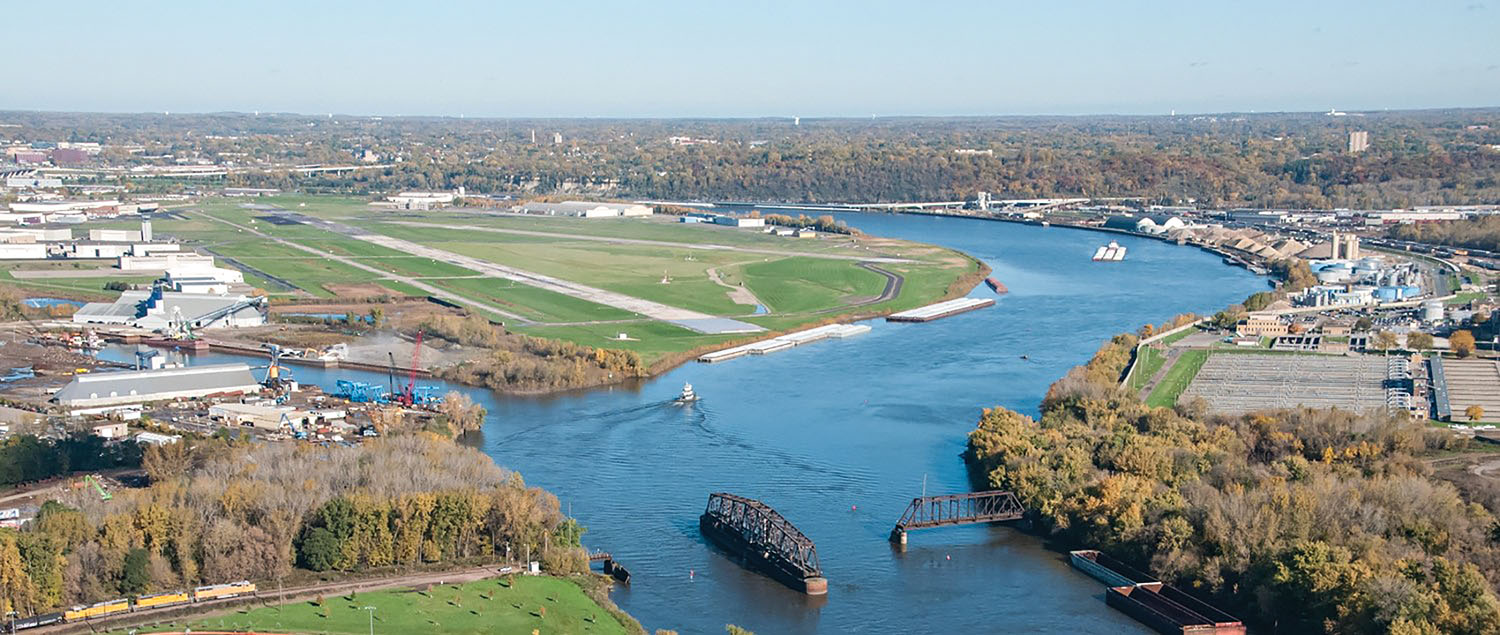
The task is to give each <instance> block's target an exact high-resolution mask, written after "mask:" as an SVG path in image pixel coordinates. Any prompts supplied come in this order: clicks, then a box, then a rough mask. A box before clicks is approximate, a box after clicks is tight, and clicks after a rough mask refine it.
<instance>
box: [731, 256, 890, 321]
mask: <svg viewBox="0 0 1500 635" xmlns="http://www.w3.org/2000/svg"><path fill="white" fill-rule="evenodd" d="M725 282H728V283H730V284H736V283H741V282H742V283H744V284H745V287H746V288H747V289H749V290H750V291H751V292H752V293H754V294H755V297H757V298H760V300H761V302H764V303H765V304H766V308H767V309H768V310H770V311H774V312H777V313H802V312H806V311H818V310H823V309H831V308H837V307H839V306H843V305H846V304H849V302H850V300H856V299H863V298H869V297H875V296H878V295H880V292H881V290H883V289H884V288H885V278H884V277H882V276H881V275H880V274H877V273H875V272H873V271H869V270H867V269H863V268H860V267H859V266H857V265H856V264H855V263H853V262H850V261H848V260H826V259H821V258H783V259H781V260H773V261H770V262H757V263H753V264H748V265H744V266H741V267H738V268H737V269H736V270H735V271H734V272H733V274H732V275H729V276H726V277H725Z"/></svg>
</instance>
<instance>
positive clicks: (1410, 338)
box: [1406, 331, 1432, 351]
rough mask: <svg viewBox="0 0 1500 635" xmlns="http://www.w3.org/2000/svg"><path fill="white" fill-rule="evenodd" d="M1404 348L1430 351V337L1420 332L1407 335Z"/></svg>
mask: <svg viewBox="0 0 1500 635" xmlns="http://www.w3.org/2000/svg"><path fill="white" fill-rule="evenodd" d="M1406 347H1407V348H1409V349H1411V350H1414V351H1429V350H1432V335H1431V334H1428V333H1423V332H1421V331H1412V332H1410V333H1407V334H1406Z"/></svg>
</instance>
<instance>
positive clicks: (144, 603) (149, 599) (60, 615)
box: [0, 580, 255, 633]
mask: <svg viewBox="0 0 1500 635" xmlns="http://www.w3.org/2000/svg"><path fill="white" fill-rule="evenodd" d="M253 593H255V585H254V584H251V583H250V581H249V580H241V581H239V582H230V583H227V584H214V585H210V586H200V587H198V588H195V589H193V590H191V591H173V592H168V593H157V594H154V595H142V596H138V597H136V598H134V599H132V598H117V599H114V600H106V601H103V602H97V603H94V604H87V605H78V606H75V607H73V608H70V609H68V610H66V611H58V612H56V613H44V614H42V615H33V616H31V617H22V618H16V619H13V620H10V621H7V622H0V633H14V632H19V631H24V630H27V629H32V628H37V627H41V626H49V625H52V624H58V623H63V622H74V621H84V620H88V619H91V618H96V617H104V616H107V615H116V614H119V613H126V612H135V611H145V610H151V609H160V608H166V607H169V606H177V605H180V604H189V603H193V602H208V601H212V600H222V599H228V598H233V597H239V596H242V595H249V594H253Z"/></svg>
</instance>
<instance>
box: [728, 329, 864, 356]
mask: <svg viewBox="0 0 1500 635" xmlns="http://www.w3.org/2000/svg"><path fill="white" fill-rule="evenodd" d="M869 332H870V327H869V326H867V325H864V324H825V325H823V326H818V327H813V328H810V329H806V330H802V331H797V332H795V333H787V334H786V335H780V336H777V337H773V338H771V339H768V340H761V341H759V342H752V343H750V344H742V345H740V346H735V347H733V348H726V349H724V350H721V351H714V352H712V353H704V354H702V355H699V356H698V361H700V362H703V363H705V364H712V363H714V362H724V361H729V360H731V359H734V358H736V357H744V356H746V355H765V354H766V353H775V352H777V351H784V350H786V349H789V348H791V347H793V346H801V345H803V344H810V343H812V342H816V341H819V340H825V339H828V338H840V339H842V338H845V337H852V336H855V335H859V334H861V333H869Z"/></svg>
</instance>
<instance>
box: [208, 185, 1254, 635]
mask: <svg viewBox="0 0 1500 635" xmlns="http://www.w3.org/2000/svg"><path fill="white" fill-rule="evenodd" d="M840 218H841V219H842V220H846V221H848V222H849V223H850V224H851V225H853V226H855V227H858V228H860V229H863V230H864V231H866V232H868V233H871V234H874V235H880V236H890V237H898V238H906V239H910V240H916V241H921V242H927V243H934V244H938V245H944V246H948V247H953V248H956V249H960V250H962V251H964V252H967V253H969V254H971V255H973V256H975V257H977V258H980V259H982V260H984V261H985V262H986V263H988V264H989V265H990V266H991V267H993V268H994V270H995V273H994V276H995V277H996V278H997V279H999V280H1001V281H1002V282H1004V283H1005V284H1006V285H1007V286H1009V287H1010V294H1008V295H1005V296H1003V297H1001V298H1000V299H999V302H998V303H997V304H996V305H995V306H994V307H991V308H987V309H982V310H979V311H975V312H972V313H967V314H964V315H960V316H956V317H952V318H948V319H943V320H938V321H935V322H929V323H925V324H895V323H887V322H884V321H872V322H869V324H870V325H871V326H873V327H874V330H873V331H872V332H870V333H867V334H864V335H860V336H856V337H853V338H850V339H846V340H829V341H824V342H819V343H815V344H812V345H808V346H803V347H798V348H794V349H791V350H787V351H783V352H779V353H774V354H771V355H766V356H763V357H760V356H756V357H746V358H740V359H736V360H733V361H729V362H724V363H721V364H715V365H704V364H688V365H685V366H683V367H681V368H678V369H676V370H674V371H672V372H669V373H667V374H665V375H663V376H662V377H660V378H658V379H655V380H653V381H650V382H647V383H644V384H643V385H641V386H638V387H632V388H628V389H622V388H615V389H601V390H596V391H589V392H579V393H572V394H565V395H554V396H548V397H531V398H517V397H500V396H496V395H493V394H491V393H489V392H488V391H484V390H479V389H473V388H464V390H467V391H469V392H470V393H471V394H472V395H473V396H474V397H475V398H476V399H478V400H479V401H480V402H482V403H483V404H484V405H485V406H486V407H487V408H489V420H488V422H487V423H486V425H485V428H484V430H483V433H482V435H477V436H476V437H474V438H469V439H466V441H467V442H470V443H473V444H474V445H475V446H476V447H478V448H480V449H481V450H483V451H484V452H485V453H487V454H489V455H490V456H492V457H494V459H495V461H496V462H498V463H499V464H500V465H503V466H505V467H508V468H511V469H514V470H517V471H519V472H520V473H521V474H522V475H523V476H524V477H525V478H526V480H527V482H528V483H530V484H533V485H538V486H541V487H544V488H546V489H548V490H550V491H552V492H554V493H556V494H557V495H558V497H559V498H560V499H561V500H562V503H563V506H564V509H565V510H570V511H571V513H572V514H573V515H574V516H576V517H577V518H578V519H579V521H580V522H581V523H583V524H584V525H585V526H587V527H588V533H587V534H586V535H585V536H584V542H585V543H586V545H587V546H588V547H590V548H591V549H603V550H606V551H609V552H612V553H613V554H614V556H615V558H616V559H617V560H619V561H620V562H621V563H623V564H624V565H625V566H627V567H628V568H629V569H630V571H631V572H632V574H633V575H634V578H633V580H632V583H631V585H630V586H629V587H625V588H620V589H617V590H616V591H615V592H614V594H613V597H614V599H615V601H616V602H617V603H618V604H619V605H620V606H621V607H622V608H623V609H625V610H626V611H628V612H630V613H631V614H632V615H634V616H636V617H637V618H638V619H640V620H641V622H642V623H643V624H644V625H645V626H646V627H647V631H648V632H650V631H651V630H652V629H657V628H670V629H676V630H678V631H680V632H683V633H722V632H723V631H724V625H725V624H726V623H734V624H738V625H740V626H743V627H746V628H749V629H752V630H755V631H757V632H759V633H762V634H763V635H764V634H768V633H848V632H856V633H909V632H922V633H942V632H1006V633H1023V632H1030V633H1074V632H1098V633H1146V632H1148V631H1147V630H1146V629H1145V628H1144V627H1142V626H1141V625H1139V624H1138V623H1136V622H1134V621H1133V620H1131V619H1130V618H1128V617H1126V616H1124V615H1123V614H1121V613H1119V612H1116V611H1114V610H1113V609H1111V608H1109V607H1107V606H1105V604H1104V601H1103V590H1104V589H1103V587H1102V586H1100V585H1099V584H1098V583H1096V582H1095V581H1094V580H1093V579H1091V578H1088V577H1086V576H1084V575H1082V574H1080V573H1078V572H1076V571H1073V570H1072V569H1070V568H1069V566H1068V564H1067V561H1066V557H1065V556H1064V555H1062V554H1059V553H1056V552H1052V551H1048V550H1046V549H1044V548H1043V546H1042V544H1041V541H1040V540H1039V539H1037V538H1036V537H1033V536H1030V535H1027V534H1024V533H1021V532H1019V531H1017V530H1015V529H1011V528H1008V527H1000V526H967V527H952V528H943V529H931V530H924V531H918V532H913V533H912V534H911V536H910V545H909V547H908V548H907V550H906V551H905V552H899V551H896V550H894V549H892V547H891V545H890V543H889V542H888V541H887V536H888V534H889V532H890V530H891V527H892V525H894V524H895V522H896V521H897V520H898V519H899V518H900V516H901V513H902V511H903V510H904V509H905V508H906V505H907V504H908V503H909V502H910V500H911V498H912V497H914V496H918V495H920V494H922V492H923V491H924V490H923V488H924V484H925V488H926V489H925V491H926V492H927V493H928V494H938V493H953V492H963V491H967V489H968V482H967V479H966V476H965V472H964V465H963V460H962V459H961V457H960V453H961V452H962V451H963V449H964V439H965V435H966V434H967V433H968V431H969V430H970V429H972V428H973V426H974V423H975V421H976V419H977V418H978V416H979V411H980V409H981V408H985V407H989V406H996V405H999V406H1005V407H1007V408H1013V409H1016V410H1019V411H1022V412H1025V413H1028V414H1033V415H1034V414H1035V412H1036V409H1037V405H1038V403H1039V401H1040V400H1041V397H1042V395H1043V394H1044V392H1045V391H1046V389H1047V386H1048V385H1049V384H1050V383H1051V382H1052V381H1054V380H1055V379H1057V378H1058V377H1060V376H1061V375H1062V374H1063V373H1064V372H1066V371H1067V369H1068V368H1069V367H1071V366H1074V365H1077V364H1080V363H1083V362H1085V361H1087V360H1088V358H1089V356H1090V355H1091V354H1092V353H1093V352H1094V350H1095V349H1097V348H1098V346H1099V344H1100V343H1101V342H1102V341H1103V340H1105V339H1107V338H1108V337H1110V336H1111V335H1114V334H1115V333H1118V332H1121V331H1126V330H1134V329H1135V328H1137V327H1139V326H1140V325H1141V324H1144V323H1147V322H1155V323H1160V322H1162V321H1164V320H1166V319H1167V318H1170V317H1171V316H1173V315H1175V314H1177V313H1182V312H1185V311H1194V312H1199V313H1202V312H1211V311H1215V310H1218V309H1219V308H1222V307H1223V306H1225V305H1228V304H1230V303H1233V302H1236V301H1239V300H1241V299H1243V298H1244V297H1245V296H1247V295H1249V294H1250V293H1253V292H1255V291H1258V290H1261V289H1264V288H1265V286H1266V285H1265V281H1264V279H1262V278H1257V277H1255V276H1253V275H1251V274H1250V273H1248V272H1246V271H1245V270H1243V269H1239V268H1233V267H1229V266H1225V265H1223V264H1222V263H1221V262H1220V261H1219V258H1218V257H1216V256H1214V255H1212V254H1208V253H1205V252H1202V251H1199V250H1198V249H1196V248H1191V247H1180V246H1176V245H1170V244H1167V243H1163V242H1159V241H1154V240H1149V239H1142V238H1135V237H1124V236H1116V235H1110V234H1102V233H1097V232H1090V231H1081V230H1073V229H1066V228H1056V227H1054V228H1042V227H1035V226H1027V225H1016V224H1009V223H999V222H990V221H980V220H972V219H956V218H933V217H923V216H904V215H863V214H847V215H841V216H840ZM1111 239H1114V240H1118V241H1119V242H1120V243H1121V244H1123V245H1125V246H1127V247H1129V249H1130V253H1129V257H1128V258H1127V259H1126V260H1125V261H1124V262H1119V263H1095V262H1092V261H1091V260H1090V256H1091V255H1092V253H1093V251H1094V249H1095V248H1096V247H1098V246H1099V245H1101V244H1103V243H1105V242H1107V241H1109V240H1111ZM989 293H990V291H989V289H988V287H984V286H980V287H979V288H977V289H975V290H974V291H973V295H975V296H986V295H988V294H989ZM1023 355H1025V356H1027V358H1029V359H1022V356H1023ZM199 357H200V360H199V362H198V363H203V362H205V361H210V360H213V359H218V358H222V357H223V356H219V355H202V356H199ZM296 375H297V377H298V379H299V380H301V381H303V382H311V383H318V384H320V385H323V386H325V387H327V388H332V387H333V381H334V379H337V378H340V377H348V378H361V379H366V380H369V381H376V382H384V381H385V378H384V375H383V374H378V373H377V374H370V373H360V372H357V371H347V370H332V371H322V370H314V369H309V368H300V367H299V368H297V369H296ZM683 382H692V384H693V385H694V387H695V388H696V389H697V391H698V393H699V394H700V395H701V396H702V397H703V400H702V401H701V402H700V403H698V404H696V405H693V406H691V407H680V406H674V405H672V404H670V403H669V402H670V400H671V399H672V397H674V396H675V395H676V393H677V392H678V391H679V390H680V389H681V386H682V384H683ZM715 491H727V492H733V493H736V494H740V495H743V496H748V497H751V498H757V499H760V500H762V501H764V502H766V503H767V504H769V505H771V506H773V507H775V508H776V509H777V510H778V511H780V512H781V513H782V514H783V515H784V516H786V517H787V518H788V519H790V520H791V521H792V522H793V523H795V524H796V525H797V526H798V527H799V528H800V529H801V530H802V531H803V532H804V533H806V534H807V535H808V536H809V537H810V538H811V539H812V540H813V541H814V542H815V543H816V544H817V551H818V556H819V558H820V559H821V562H822V566H823V571H824V575H825V576H826V577H827V578H828V581H829V592H828V595H827V596H826V597H823V598H808V597H806V596H803V595H800V594H797V593H795V592H793V591H791V590H789V589H787V588H785V587H783V586H781V585H780V584H778V583H776V582H774V581H772V580H770V579H768V578H765V577H763V576H760V575H757V574H754V573H751V572H748V571H745V570H743V569H742V568H740V567H739V566H738V565H736V564H735V563H734V562H732V561H730V560H729V559H728V558H726V557H725V556H724V555H722V554H721V553H720V552H719V551H717V550H716V549H714V548H713V547H711V546H710V545H708V544H707V543H705V541H704V539H703V538H702V537H701V536H700V535H699V533H698V528H697V522H698V515H699V514H700V513H702V511H703V507H704V504H705V503H706V502H707V498H708V495H709V493H710V492H715Z"/></svg>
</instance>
